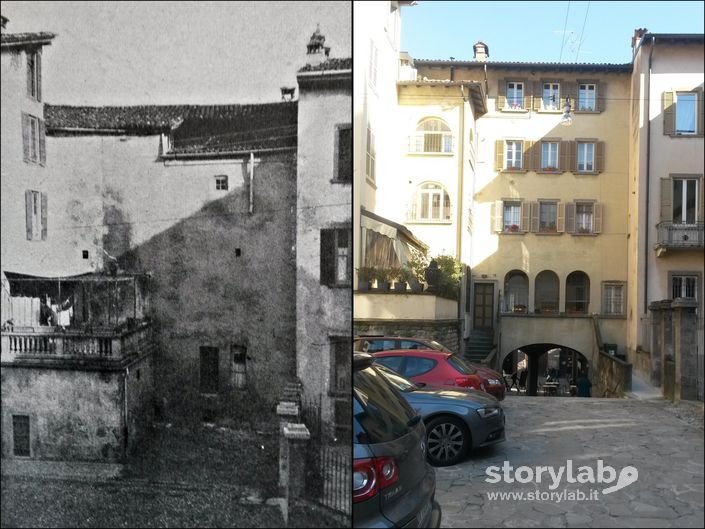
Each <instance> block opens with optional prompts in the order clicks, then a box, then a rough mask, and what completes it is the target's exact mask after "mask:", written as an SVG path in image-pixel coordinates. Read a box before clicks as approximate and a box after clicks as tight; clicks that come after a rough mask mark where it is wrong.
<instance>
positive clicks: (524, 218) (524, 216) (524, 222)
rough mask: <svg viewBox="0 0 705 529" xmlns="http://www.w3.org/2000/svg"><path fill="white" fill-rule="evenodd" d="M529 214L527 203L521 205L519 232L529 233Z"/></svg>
mask: <svg viewBox="0 0 705 529" xmlns="http://www.w3.org/2000/svg"><path fill="white" fill-rule="evenodd" d="M530 214H531V211H530V206H529V203H528V202H522V203H521V226H520V229H521V231H529V227H530V226H529V215H530Z"/></svg>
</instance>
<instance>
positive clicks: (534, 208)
mask: <svg viewBox="0 0 705 529" xmlns="http://www.w3.org/2000/svg"><path fill="white" fill-rule="evenodd" d="M529 206H530V208H529V209H530V211H531V231H532V232H534V233H538V231H539V203H538V202H531V203H530V204H529Z"/></svg>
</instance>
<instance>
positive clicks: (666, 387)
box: [663, 360, 676, 400]
mask: <svg viewBox="0 0 705 529" xmlns="http://www.w3.org/2000/svg"><path fill="white" fill-rule="evenodd" d="M663 396H664V398H667V399H668V400H674V398H675V396H676V362H675V361H674V360H664V362H663Z"/></svg>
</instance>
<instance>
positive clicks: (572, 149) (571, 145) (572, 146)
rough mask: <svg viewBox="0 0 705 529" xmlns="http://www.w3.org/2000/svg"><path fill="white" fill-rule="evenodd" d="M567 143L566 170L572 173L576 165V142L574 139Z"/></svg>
mask: <svg viewBox="0 0 705 529" xmlns="http://www.w3.org/2000/svg"><path fill="white" fill-rule="evenodd" d="M566 143H568V171H571V172H573V173H575V172H577V167H578V155H577V150H578V144H577V142H575V141H569V142H566Z"/></svg>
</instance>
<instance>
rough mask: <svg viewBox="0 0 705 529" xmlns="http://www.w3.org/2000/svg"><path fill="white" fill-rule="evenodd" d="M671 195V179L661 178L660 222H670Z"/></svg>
mask: <svg viewBox="0 0 705 529" xmlns="http://www.w3.org/2000/svg"><path fill="white" fill-rule="evenodd" d="M672 195H673V180H671V179H670V178H662V179H661V222H672V221H673V212H672V211H671V203H672V200H673V199H672Z"/></svg>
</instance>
